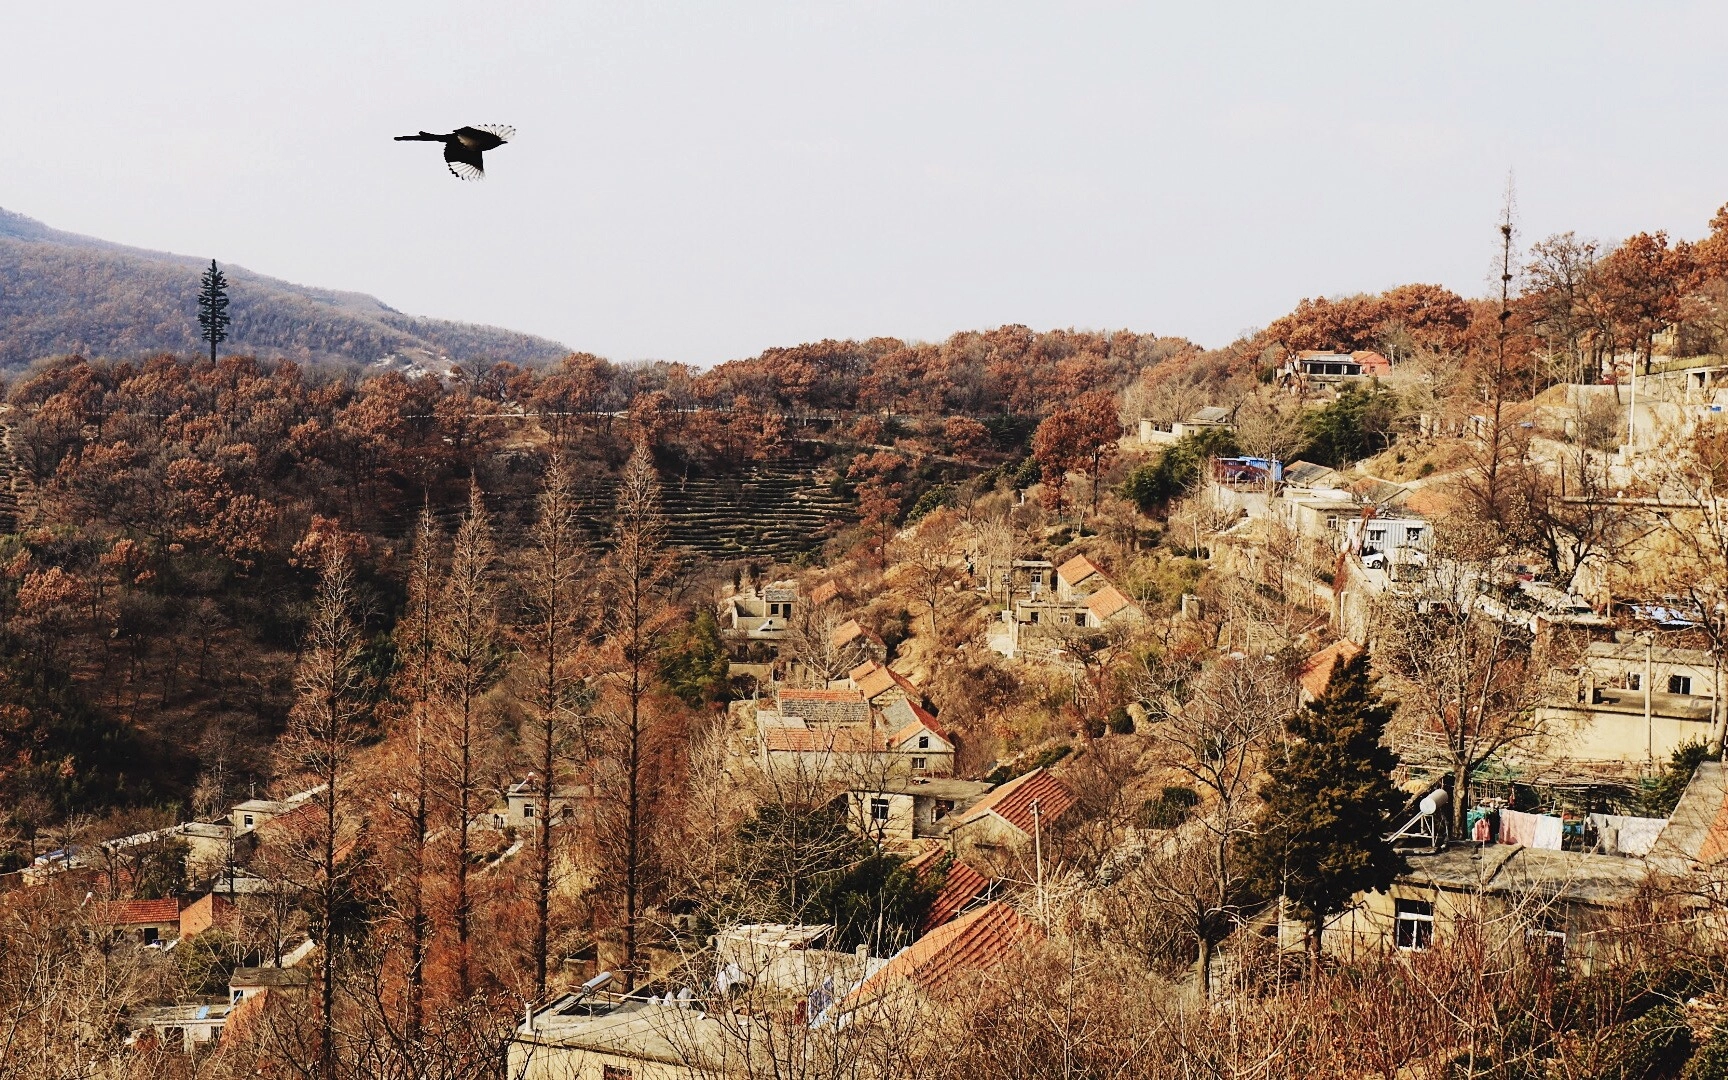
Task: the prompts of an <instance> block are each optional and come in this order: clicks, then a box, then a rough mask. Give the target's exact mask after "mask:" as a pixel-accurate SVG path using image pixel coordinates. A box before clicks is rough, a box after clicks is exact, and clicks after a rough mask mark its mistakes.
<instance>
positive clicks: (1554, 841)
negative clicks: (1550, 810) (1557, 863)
mask: <svg viewBox="0 0 1728 1080" xmlns="http://www.w3.org/2000/svg"><path fill="white" fill-rule="evenodd" d="M1565 835H1566V822H1565V821H1563V820H1561V819H1560V818H1557V817H1554V816H1552V815H1549V814H1542V815H1539V816H1538V817H1537V818H1536V835H1535V836H1534V837H1533V838H1532V839H1531V841H1530V846H1531V847H1533V848H1546V849H1548V850H1549V851H1559V850H1560V847H1561V842H1562V840H1563V838H1564V837H1565Z"/></svg>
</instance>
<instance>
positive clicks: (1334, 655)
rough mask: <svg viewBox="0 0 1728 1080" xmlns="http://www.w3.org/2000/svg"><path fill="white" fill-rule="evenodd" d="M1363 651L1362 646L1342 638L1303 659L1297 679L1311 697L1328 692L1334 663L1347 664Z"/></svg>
mask: <svg viewBox="0 0 1728 1080" xmlns="http://www.w3.org/2000/svg"><path fill="white" fill-rule="evenodd" d="M1361 651H1362V646H1360V645H1358V644H1356V643H1355V642H1354V641H1351V640H1349V639H1348V638H1341V639H1339V640H1337V641H1334V642H1333V643H1332V644H1330V645H1328V646H1326V647H1325V648H1324V649H1321V650H1320V651H1319V652H1317V653H1315V654H1314V655H1313V656H1310V657H1309V658H1308V659H1306V660H1304V661H1302V667H1301V669H1300V670H1299V671H1298V672H1297V674H1296V681H1297V682H1299V683H1301V684H1302V689H1303V690H1304V691H1306V692H1307V693H1308V696H1309V697H1319V696H1320V695H1322V694H1324V693H1325V692H1326V684H1327V683H1328V682H1329V681H1331V678H1332V668H1333V665H1334V664H1335V663H1336V662H1337V661H1338V660H1343V661H1344V662H1345V663H1346V664H1347V663H1349V662H1350V661H1352V660H1354V659H1355V658H1356V655H1357V654H1358V653H1360V652H1361Z"/></svg>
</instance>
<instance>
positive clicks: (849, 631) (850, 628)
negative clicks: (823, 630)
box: [828, 619, 864, 649]
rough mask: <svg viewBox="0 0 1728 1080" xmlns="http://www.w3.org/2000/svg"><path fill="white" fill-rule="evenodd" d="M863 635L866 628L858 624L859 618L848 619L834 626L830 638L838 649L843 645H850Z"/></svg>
mask: <svg viewBox="0 0 1728 1080" xmlns="http://www.w3.org/2000/svg"><path fill="white" fill-rule="evenodd" d="M863 636H864V628H863V627H862V626H859V625H858V620H857V619H847V620H846V621H845V622H843V623H841V624H840V625H839V626H836V627H835V628H834V632H833V633H832V634H829V635H828V640H829V641H830V642H831V643H832V644H833V646H834V647H835V648H836V649H838V648H841V647H842V646H845V645H850V644H851V643H852V642H854V641H857V640H858V639H859V638H861V637H863Z"/></svg>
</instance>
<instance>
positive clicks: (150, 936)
mask: <svg viewBox="0 0 1728 1080" xmlns="http://www.w3.org/2000/svg"><path fill="white" fill-rule="evenodd" d="M161 937H162V934H161V931H159V930H157V928H156V927H154V926H146V927H145V928H144V944H146V945H154V944H156V942H157V941H159V940H160V939H161Z"/></svg>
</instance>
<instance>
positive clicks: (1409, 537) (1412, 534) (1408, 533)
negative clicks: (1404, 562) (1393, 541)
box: [1404, 529, 1422, 544]
mask: <svg viewBox="0 0 1728 1080" xmlns="http://www.w3.org/2000/svg"><path fill="white" fill-rule="evenodd" d="M1420 539H1422V530H1421V529H1405V530H1404V542H1405V543H1406V544H1414V543H1416V541H1418V540H1420Z"/></svg>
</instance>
